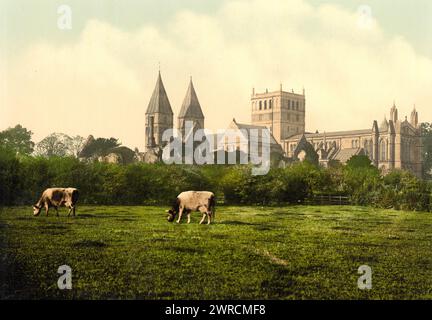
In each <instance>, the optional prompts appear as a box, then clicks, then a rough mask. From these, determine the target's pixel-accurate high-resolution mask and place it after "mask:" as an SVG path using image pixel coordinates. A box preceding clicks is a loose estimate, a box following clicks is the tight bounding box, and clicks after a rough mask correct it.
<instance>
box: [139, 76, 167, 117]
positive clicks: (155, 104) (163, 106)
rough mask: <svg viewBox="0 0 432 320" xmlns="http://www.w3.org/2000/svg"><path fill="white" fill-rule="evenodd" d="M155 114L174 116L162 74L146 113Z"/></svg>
mask: <svg viewBox="0 0 432 320" xmlns="http://www.w3.org/2000/svg"><path fill="white" fill-rule="evenodd" d="M153 113H164V114H173V111H172V109H171V104H170V102H169V99H168V96H167V93H166V91H165V87H164V85H163V82H162V77H161V74H160V72H159V75H158V79H157V81H156V87H155V88H154V90H153V94H152V96H151V98H150V102H149V104H148V107H147V111H146V114H153Z"/></svg>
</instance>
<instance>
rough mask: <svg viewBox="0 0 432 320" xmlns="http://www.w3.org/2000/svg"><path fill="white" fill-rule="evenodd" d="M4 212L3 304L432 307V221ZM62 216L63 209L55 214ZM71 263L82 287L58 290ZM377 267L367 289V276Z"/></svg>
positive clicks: (97, 210)
mask: <svg viewBox="0 0 432 320" xmlns="http://www.w3.org/2000/svg"><path fill="white" fill-rule="evenodd" d="M165 209H166V208H161V207H83V206H81V207H79V208H78V211H77V213H78V216H77V217H76V218H67V217H66V213H65V209H64V208H63V209H62V210H61V213H60V214H61V216H60V217H59V218H57V217H55V216H49V217H48V218H47V217H45V216H43V215H41V216H40V217H37V218H35V217H32V215H31V208H3V209H0V210H1V212H0V259H1V267H0V280H1V283H0V286H1V287H0V296H1V298H3V299H8V298H9V299H11V298H15V299H22V298H49V299H101V298H105V299H106V298H108V299H414V298H420V299H431V298H432V253H431V249H432V232H431V231H432V215H430V214H427V213H412V212H399V211H392V210H375V209H370V208H362V207H331V206H329V207H315V206H294V207H283V208H260V207H219V208H218V211H217V217H216V222H215V224H212V225H210V226H207V225H198V221H199V219H200V215H199V214H195V215H192V223H191V224H190V225H187V224H186V223H183V224H180V225H177V224H172V223H168V222H167V221H166V219H165V214H164V210H165ZM52 213H54V212H52ZM64 264H66V265H69V266H70V267H71V268H72V274H73V289H72V290H64V291H61V290H59V289H58V288H57V279H58V277H59V276H60V275H59V274H57V268H58V267H59V266H60V265H64ZM364 264H366V265H369V266H370V267H372V269H373V288H372V290H359V289H358V288H357V279H358V277H359V276H360V275H359V274H358V273H357V269H358V267H359V266H360V265H364Z"/></svg>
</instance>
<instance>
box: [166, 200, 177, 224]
mask: <svg viewBox="0 0 432 320" xmlns="http://www.w3.org/2000/svg"><path fill="white" fill-rule="evenodd" d="M179 208H180V200H179V199H175V201H174V202H173V205H172V208H171V209H170V210H167V211H166V213H168V216H167V220H168V222H173V221H174V219H175V217H176V215H177V213H178V212H179Z"/></svg>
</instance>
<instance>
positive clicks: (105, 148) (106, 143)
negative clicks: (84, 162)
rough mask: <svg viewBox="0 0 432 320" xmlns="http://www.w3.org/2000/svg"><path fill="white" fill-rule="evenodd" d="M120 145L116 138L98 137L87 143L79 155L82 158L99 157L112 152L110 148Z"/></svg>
mask: <svg viewBox="0 0 432 320" xmlns="http://www.w3.org/2000/svg"><path fill="white" fill-rule="evenodd" d="M119 146H120V143H119V141H118V139H116V138H109V139H107V138H97V139H94V140H92V141H91V142H90V143H89V144H87V145H85V146H84V148H83V149H82V150H81V152H80V154H79V156H80V157H81V158H92V157H96V158H97V157H99V156H106V155H108V154H109V153H110V150H112V149H114V148H117V147H119Z"/></svg>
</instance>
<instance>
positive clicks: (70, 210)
mask: <svg viewBox="0 0 432 320" xmlns="http://www.w3.org/2000/svg"><path fill="white" fill-rule="evenodd" d="M68 208H69V212H68V217H70V214H71V212H72V206H69V207H68Z"/></svg>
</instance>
